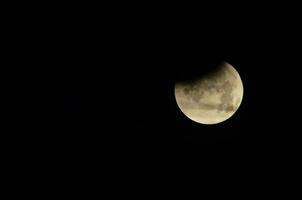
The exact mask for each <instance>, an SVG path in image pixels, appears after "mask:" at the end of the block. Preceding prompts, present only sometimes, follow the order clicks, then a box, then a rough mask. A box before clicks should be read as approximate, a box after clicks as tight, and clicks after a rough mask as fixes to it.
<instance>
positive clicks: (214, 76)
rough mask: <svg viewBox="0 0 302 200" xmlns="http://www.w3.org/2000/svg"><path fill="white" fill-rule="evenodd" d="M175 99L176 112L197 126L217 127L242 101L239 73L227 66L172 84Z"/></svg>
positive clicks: (232, 113) (220, 66)
mask: <svg viewBox="0 0 302 200" xmlns="http://www.w3.org/2000/svg"><path fill="white" fill-rule="evenodd" d="M175 98H176V102H177V105H178V107H179V108H180V110H181V111H182V112H183V113H184V114H185V115H186V116H187V117H188V118H189V119H191V120H193V121H195V122H198V123H201V124H217V123H221V122H223V121H225V120H227V119H229V118H230V117H231V116H233V115H234V113H235V112H236V111H237V110H238V108H239V106H240V104H241V101H242V99H243V84H242V80H241V78H240V75H239V73H238V72H237V71H236V69H235V68H234V67H233V66H232V65H230V64H229V63H227V62H223V63H222V64H220V65H219V66H218V68H217V70H215V71H214V72H211V73H209V74H206V75H204V76H202V77H198V78H197V79H194V80H191V81H186V82H176V83H175Z"/></svg>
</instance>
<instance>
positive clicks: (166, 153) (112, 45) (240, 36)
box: [50, 19, 272, 185]
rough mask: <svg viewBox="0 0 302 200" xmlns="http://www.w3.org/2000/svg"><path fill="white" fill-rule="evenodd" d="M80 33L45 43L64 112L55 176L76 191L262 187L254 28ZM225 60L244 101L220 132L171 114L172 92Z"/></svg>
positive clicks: (263, 72)
mask: <svg viewBox="0 0 302 200" xmlns="http://www.w3.org/2000/svg"><path fill="white" fill-rule="evenodd" d="M83 26H85V31H83V28H82V29H81V28H78V27H79V25H75V24H73V25H70V26H68V27H64V29H63V30H64V31H61V32H60V34H56V36H55V38H54V39H53V41H52V42H53V43H52V44H51V45H52V48H53V49H55V50H54V51H52V54H51V56H52V58H53V59H52V60H53V61H52V62H54V63H57V65H58V67H57V68H56V70H57V71H56V72H57V74H58V75H59V79H58V80H59V82H58V83H59V84H58V85H59V86H60V92H61V94H62V99H61V101H62V104H63V107H62V113H60V114H59V116H58V117H59V119H60V123H61V126H62V127H61V128H60V131H58V132H57V133H56V134H55V136H53V143H54V144H56V147H57V148H56V150H55V151H53V152H51V153H50V154H51V155H52V156H53V157H54V162H53V163H54V164H53V165H55V166H60V167H56V171H55V172H54V176H57V178H59V179H60V180H61V179H62V180H63V181H65V182H68V183H69V182H70V183H72V184H75V185H78V184H82V183H83V182H87V181H88V182H89V183H91V184H92V182H99V181H100V182H109V183H113V184H115V183H118V184H129V183H134V184H135V183H155V184H158V183H164V184H170V183H177V184H207V183H228V184H237V183H243V184H244V183H248V184H258V185H261V184H264V183H265V181H266V178H267V177H266V174H265V172H264V163H265V162H264V135H265V134H266V133H267V132H268V131H270V128H271V123H272V122H271V121H270V120H271V115H272V114H271V112H270V109H269V107H270V106H272V105H271V103H268V102H269V98H268V96H269V94H267V90H268V88H269V85H268V84H267V82H268V81H267V80H268V78H267V77H268V74H269V72H270V70H271V68H270V67H269V65H267V64H268V61H267V59H266V58H267V55H266V45H265V43H263V41H266V38H265V37H266V36H265V35H264V34H262V32H261V30H262V29H261V27H257V26H255V25H251V24H248V25H244V24H241V25H239V24H232V23H230V22H222V23H221V24H219V25H214V26H209V25H206V24H203V25H199V26H197V24H196V23H195V22H192V24H189V23H186V22H184V23H176V22H175V23H172V22H171V23H166V21H157V23H152V20H149V19H148V20H142V21H137V22H133V23H128V22H127V20H125V22H124V21H119V23H118V24H115V25H114V27H112V28H111V29H108V27H107V26H106V29H105V28H104V30H103V29H102V27H98V28H95V27H94V28H91V29H90V28H87V27H90V24H85V25H83ZM109 27H110V26H109ZM77 28H78V29H77ZM75 29H76V30H78V31H76V32H75ZM100 33H102V34H100ZM222 60H225V61H227V62H229V63H230V64H232V65H233V66H234V67H235V68H236V69H237V71H238V72H239V74H240V75H241V78H242V80H243V85H244V97H243V102H242V104H241V106H240V108H239V110H238V111H237V112H236V114H235V115H234V116H233V117H232V118H230V119H229V120H227V121H225V122H224V123H221V124H217V125H212V126H208V125H201V124H197V123H194V122H192V121H191V120H189V119H188V118H186V117H185V116H184V115H183V114H182V113H181V112H180V110H179V109H178V107H177V105H176V102H175V98H174V83H175V81H177V80H181V79H187V78H192V77H194V76H195V75H197V74H203V73H206V72H207V71H208V70H211V68H212V67H213V66H215V64H217V63H219V62H221V61H222ZM75 173H76V174H77V175H76V176H74V174H75Z"/></svg>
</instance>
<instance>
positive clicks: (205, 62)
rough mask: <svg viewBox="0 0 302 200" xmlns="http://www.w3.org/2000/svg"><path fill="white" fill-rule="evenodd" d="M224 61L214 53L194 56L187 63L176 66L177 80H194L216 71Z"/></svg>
mask: <svg viewBox="0 0 302 200" xmlns="http://www.w3.org/2000/svg"><path fill="white" fill-rule="evenodd" d="M223 62H224V60H223V59H222V57H220V56H213V55H201V56H198V57H192V58H191V59H190V60H188V61H186V62H185V63H181V64H179V65H178V66H176V69H175V72H176V74H175V81H176V82H188V81H189V82H194V81H196V80H198V79H200V78H203V76H208V75H209V74H212V73H215V71H217V70H218V69H219V68H220V67H221V64H222V63H223Z"/></svg>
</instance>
